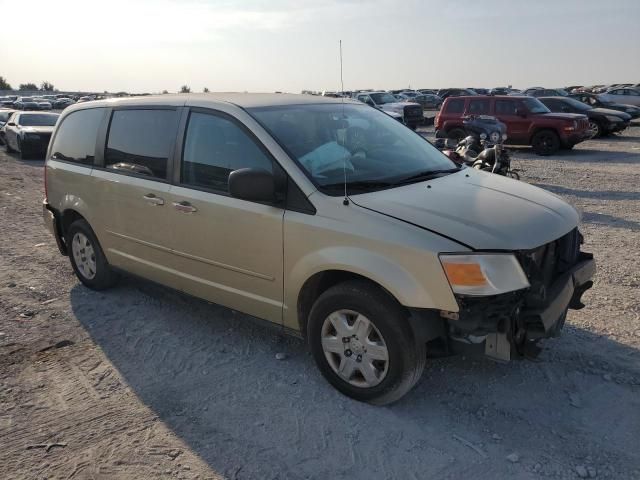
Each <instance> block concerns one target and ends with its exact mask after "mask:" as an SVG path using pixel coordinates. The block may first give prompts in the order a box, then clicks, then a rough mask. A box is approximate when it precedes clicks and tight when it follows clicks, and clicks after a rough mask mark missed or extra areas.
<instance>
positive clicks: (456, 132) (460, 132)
mask: <svg viewBox="0 0 640 480" xmlns="http://www.w3.org/2000/svg"><path fill="white" fill-rule="evenodd" d="M466 136H467V132H465V130H464V128H457V127H456V128H452V129H451V130H447V137H448V138H452V139H453V140H455V141H456V142H459V141H460V140H462V139H463V138H464V137H466Z"/></svg>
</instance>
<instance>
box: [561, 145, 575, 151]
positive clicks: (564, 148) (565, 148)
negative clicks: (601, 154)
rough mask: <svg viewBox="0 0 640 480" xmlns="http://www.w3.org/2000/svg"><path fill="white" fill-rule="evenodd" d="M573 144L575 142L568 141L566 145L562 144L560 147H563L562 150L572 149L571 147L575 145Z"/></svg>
mask: <svg viewBox="0 0 640 480" xmlns="http://www.w3.org/2000/svg"><path fill="white" fill-rule="evenodd" d="M575 146H576V144H575V143H570V144H568V145H563V146H562V149H563V150H573V147H575Z"/></svg>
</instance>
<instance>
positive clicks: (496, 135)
mask: <svg viewBox="0 0 640 480" xmlns="http://www.w3.org/2000/svg"><path fill="white" fill-rule="evenodd" d="M489 139H490V140H491V141H492V142H493V143H498V142H499V141H500V132H491V135H489Z"/></svg>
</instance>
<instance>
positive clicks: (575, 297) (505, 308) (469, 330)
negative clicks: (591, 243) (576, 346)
mask: <svg viewBox="0 0 640 480" xmlns="http://www.w3.org/2000/svg"><path fill="white" fill-rule="evenodd" d="M595 269H596V266H595V260H594V259H593V255H591V254H589V253H585V252H579V253H578V255H577V258H576V262H575V263H574V264H573V265H572V266H571V267H569V268H568V269H566V270H565V271H564V272H562V273H561V274H559V275H557V276H556V277H555V278H554V279H553V281H551V282H549V283H548V284H546V285H545V284H535V283H534V284H533V285H532V288H530V289H526V290H523V291H517V292H510V293H507V294H502V295H496V296H492V297H464V296H458V298H457V299H458V304H459V305H460V311H459V312H458V313H457V314H453V315H449V316H447V314H446V313H445V312H443V313H442V314H441V315H442V316H443V317H445V318H447V319H448V326H449V338H450V339H451V340H453V342H452V344H453V345H452V347H453V348H454V349H455V348H456V346H460V344H466V345H467V348H462V350H465V351H468V350H469V348H468V347H470V346H475V347H481V346H484V354H485V355H487V356H489V357H491V358H493V359H496V360H501V361H509V360H511V359H512V358H513V357H514V356H523V355H524V356H532V355H535V354H537V353H538V351H539V349H538V347H537V345H536V343H537V341H538V340H540V339H541V338H548V337H553V336H558V335H559V333H560V330H561V329H562V327H563V326H564V321H565V318H566V313H567V310H568V309H576V310H578V309H581V308H583V307H584V304H583V303H582V295H583V294H584V292H586V291H587V290H588V289H590V288H591V287H592V286H593V280H592V279H593V276H594V274H595ZM456 344H458V345H456Z"/></svg>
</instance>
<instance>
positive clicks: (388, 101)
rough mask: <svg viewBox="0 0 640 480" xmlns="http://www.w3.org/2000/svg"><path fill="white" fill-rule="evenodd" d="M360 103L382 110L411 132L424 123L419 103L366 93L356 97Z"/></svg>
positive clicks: (387, 93) (384, 93)
mask: <svg viewBox="0 0 640 480" xmlns="http://www.w3.org/2000/svg"><path fill="white" fill-rule="evenodd" d="M356 99H357V100H359V101H361V102H362V103H366V104H367V105H369V106H371V107H374V108H377V109H379V110H383V111H385V112H387V113H388V114H389V115H391V116H392V117H394V118H396V119H397V120H400V121H402V123H404V124H405V125H406V126H407V127H409V128H410V129H412V130H415V129H416V128H418V125H422V124H423V123H424V111H423V110H422V106H421V105H420V104H419V103H415V102H407V101H400V100H398V99H397V98H396V97H395V96H394V95H393V94H392V93H389V92H367V93H360V94H358V95H356Z"/></svg>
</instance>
